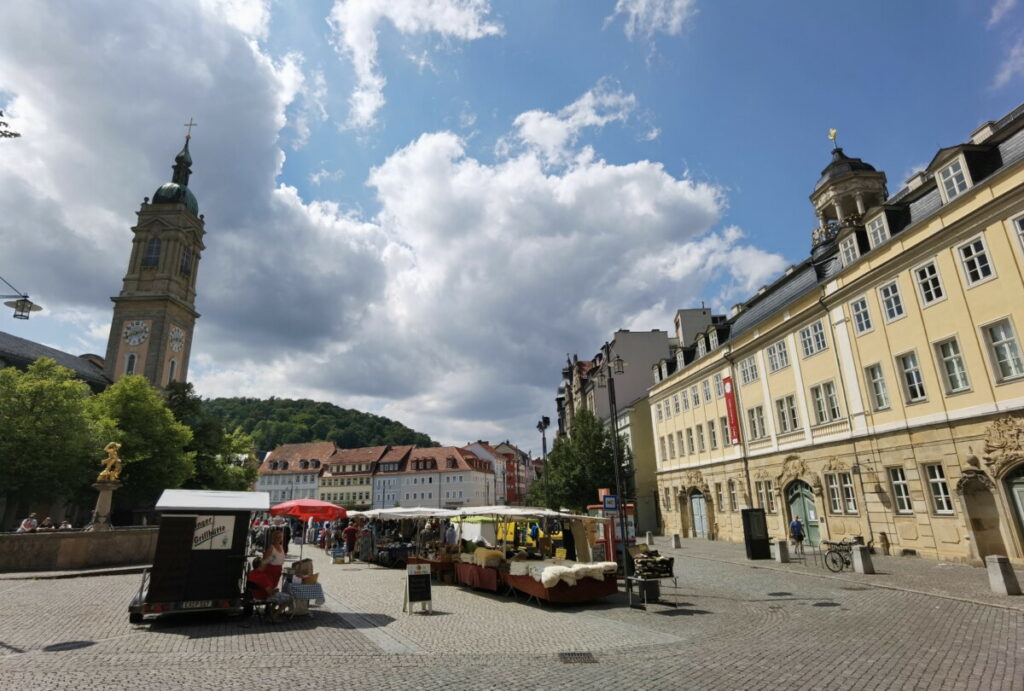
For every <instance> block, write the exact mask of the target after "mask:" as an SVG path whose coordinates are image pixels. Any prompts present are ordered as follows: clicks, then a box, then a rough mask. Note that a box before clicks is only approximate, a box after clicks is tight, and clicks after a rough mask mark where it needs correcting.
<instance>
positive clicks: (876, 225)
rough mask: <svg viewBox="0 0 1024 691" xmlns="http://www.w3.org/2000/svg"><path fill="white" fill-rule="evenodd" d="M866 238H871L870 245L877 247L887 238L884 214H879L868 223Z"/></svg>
mask: <svg viewBox="0 0 1024 691" xmlns="http://www.w3.org/2000/svg"><path fill="white" fill-rule="evenodd" d="M868 238H870V239H871V246H872V247H878V246H879V245H881V244H882V243H883V242H885V241H886V240H888V239H889V233H888V231H886V229H885V216H884V215H882V216H879V217H878V218H876V219H874V220H872V221H871V223H868Z"/></svg>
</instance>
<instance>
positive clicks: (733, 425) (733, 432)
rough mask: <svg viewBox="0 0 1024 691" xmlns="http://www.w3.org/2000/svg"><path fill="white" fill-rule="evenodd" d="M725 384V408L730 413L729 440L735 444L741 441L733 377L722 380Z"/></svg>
mask: <svg viewBox="0 0 1024 691" xmlns="http://www.w3.org/2000/svg"><path fill="white" fill-rule="evenodd" d="M722 384H723V385H724V386H725V410H726V413H727V414H728V415H729V440H730V441H731V442H732V445H733V446H738V445H739V443H740V415H739V413H738V412H736V396H735V395H734V394H733V391H732V377H726V378H725V379H723V380H722Z"/></svg>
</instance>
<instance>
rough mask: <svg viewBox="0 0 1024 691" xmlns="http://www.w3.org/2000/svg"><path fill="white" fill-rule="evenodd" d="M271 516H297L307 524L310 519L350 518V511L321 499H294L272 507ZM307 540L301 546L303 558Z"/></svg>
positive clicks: (300, 552) (300, 550)
mask: <svg viewBox="0 0 1024 691" xmlns="http://www.w3.org/2000/svg"><path fill="white" fill-rule="evenodd" d="M270 515H271V516H295V517H296V518H301V519H302V522H303V523H305V522H306V521H308V520H309V519H310V518H312V519H314V520H317V521H334V520H337V519H339V518H348V511H346V510H345V508H344V507H342V506H338V505H337V504H332V503H330V502H329V501H320V500H319V499H292V500H291V501H286V502H284V503H283V504H278V505H277V506H271V507H270ZM305 542H306V541H305V540H303V541H302V543H303V544H301V545H300V546H299V556H300V557H301V556H302V548H303V547H305Z"/></svg>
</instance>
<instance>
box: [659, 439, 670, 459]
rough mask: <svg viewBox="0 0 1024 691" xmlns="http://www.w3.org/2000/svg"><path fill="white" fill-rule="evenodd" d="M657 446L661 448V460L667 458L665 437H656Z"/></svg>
mask: <svg viewBox="0 0 1024 691" xmlns="http://www.w3.org/2000/svg"><path fill="white" fill-rule="evenodd" d="M658 446H659V447H660V448H661V460H662V461H664V460H666V459H667V458H668V446H667V445H666V444H665V437H659V438H658Z"/></svg>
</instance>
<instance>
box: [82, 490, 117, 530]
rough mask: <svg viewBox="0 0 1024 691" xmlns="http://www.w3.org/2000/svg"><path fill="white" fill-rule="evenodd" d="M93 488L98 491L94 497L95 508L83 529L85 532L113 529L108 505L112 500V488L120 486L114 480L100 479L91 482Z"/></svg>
mask: <svg viewBox="0 0 1024 691" xmlns="http://www.w3.org/2000/svg"><path fill="white" fill-rule="evenodd" d="M92 486H93V488H94V489H95V490H96V491H98V492H99V493H100V496H99V497H97V498H96V510H95V511H93V512H92V522H91V523H90V524H89V527H87V528H86V529H85V530H86V531H87V532H101V531H106V530H113V529H114V526H113V525H112V524H111V523H110V505H111V503H112V502H113V498H114V490H115V489H117V488H118V487H120V486H121V483H120V482H117V481H116V480H100V481H98V482H94V483H93V485H92Z"/></svg>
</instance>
